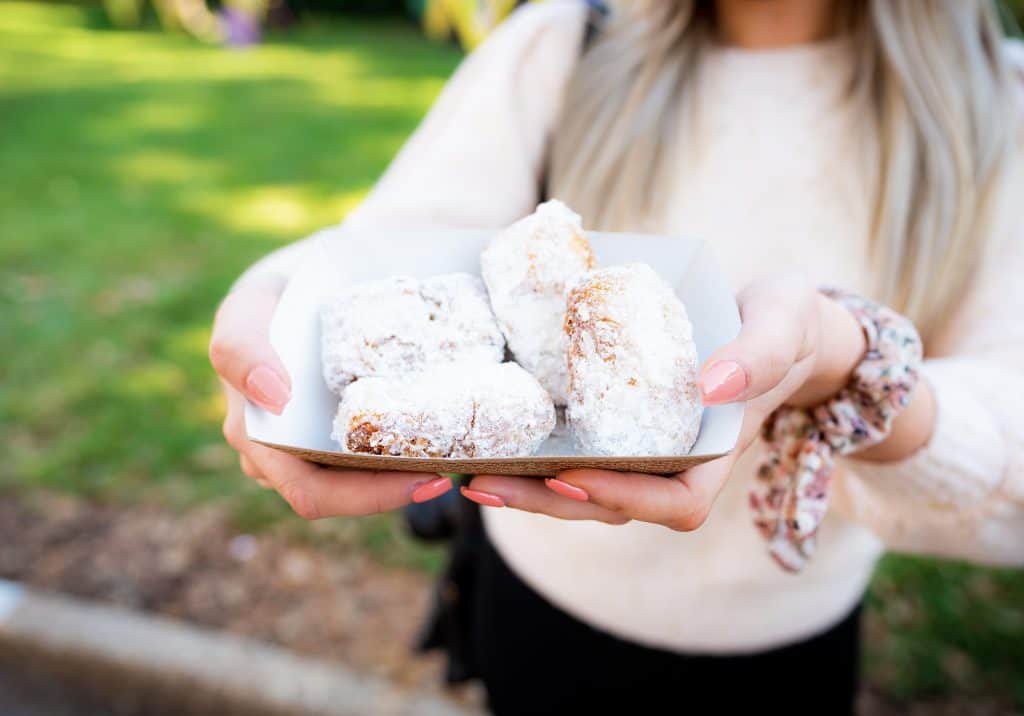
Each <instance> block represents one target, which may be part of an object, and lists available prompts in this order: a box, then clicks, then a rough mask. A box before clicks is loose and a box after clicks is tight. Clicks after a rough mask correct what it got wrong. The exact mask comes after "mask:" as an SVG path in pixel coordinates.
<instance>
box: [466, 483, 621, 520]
mask: <svg viewBox="0 0 1024 716" xmlns="http://www.w3.org/2000/svg"><path fill="white" fill-rule="evenodd" d="M462 494H463V496H465V497H466V498H467V499H470V500H473V501H474V502H477V503H478V504H481V505H485V506H487V507H511V508H513V509H517V510H523V511H525V512H535V513H538V514H544V515H550V516H551V517H557V518H559V519H563V520H597V521H598V522H606V523H608V524H613V525H621V524H625V523H626V522H629V518H628V517H625V516H624V515H620V514H618V513H617V512H613V511H612V510H609V509H606V508H604V507H601V506H600V505H595V504H589V503H587V502H580V501H579V500H574V499H571V498H567V497H564V496H562V495H560V494H557V493H555V492H553V491H551V490H549V489H548V488H547V487H545V485H544V481H542V480H538V479H535V478H530V477H516V476H509V475H477V476H476V477H474V478H473V479H472V481H471V482H470V483H469V485H468V486H467V488H463V490H462Z"/></svg>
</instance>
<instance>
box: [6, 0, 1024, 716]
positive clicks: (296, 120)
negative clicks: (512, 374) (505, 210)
mask: <svg viewBox="0 0 1024 716" xmlns="http://www.w3.org/2000/svg"><path fill="white" fill-rule="evenodd" d="M515 5H516V2H515V1H514V0H490V1H487V0H376V1H375V0H223V1H222V2H221V3H220V4H218V5H213V4H210V3H209V2H205V1H204V0H105V1H104V2H81V3H42V2H0V172H2V174H0V346H2V351H0V445H2V446H3V453H4V455H3V460H2V461H0V578H4V579H7V580H15V581H18V582H21V583H24V584H27V585H31V586H33V587H37V588H39V589H43V590H49V591H52V592H56V593H64V594H69V595H72V596H75V597H81V598H85V599H88V600H92V601H95V602H98V603H105V604H116V605H120V606H124V607H128V608H131V609H134V610H140V611H143V612H147V613H156V614H161V615H166V616H171V617H174V618H176V619H180V620H185V621H187V622H190V623H193V624H198V625H202V626H204V627H209V628H213V629H217V630H223V631H227V632H230V633H234V634H239V635H244V636H248V637H253V638H256V639H258V640H261V641H263V642H268V643H272V644H277V645H280V646H283V647H286V648H288V649H290V650H292V651H294V652H296V653H298V654H302V655H307V656H311V657H317V658H322V659H327V660H332V661H335V662H338V663H344V664H346V665H348V666H351V667H352V668H354V669H356V670H357V671H359V672H360V673H370V674H374V675H377V676H380V677H383V678H385V679H387V680H389V681H391V682H393V683H395V684H398V685H400V686H401V687H402V688H408V689H422V690H425V691H427V692H430V691H432V690H433V691H436V690H437V689H438V688H439V687H438V686H437V685H436V684H437V682H438V679H439V671H440V665H439V664H438V663H437V661H436V660H431V659H420V658H413V657H411V656H410V655H409V653H408V652H409V648H408V647H409V644H410V643H411V642H412V641H413V639H414V637H415V634H416V629H417V628H418V625H419V620H420V619H421V617H422V614H423V610H424V609H426V605H427V601H428V592H429V586H430V575H431V574H432V573H436V572H437V570H438V569H439V568H440V566H441V564H442V553H441V551H440V550H439V549H438V548H433V547H427V546H424V545H422V544H419V543H416V542H414V541H413V540H412V539H411V538H409V537H408V536H407V535H406V534H405V532H404V531H403V528H402V525H401V521H400V520H399V519H397V518H396V517H395V516H381V517H375V518H365V519H359V520H328V521H324V522H319V523H314V524H307V523H304V522H302V521H300V520H298V519H297V518H295V517H293V516H292V515H291V514H290V512H289V510H288V509H287V507H286V506H285V504H284V503H283V502H282V501H281V500H280V499H279V498H278V497H277V496H276V495H275V494H274V493H271V492H267V491H264V490H261V489H260V488H258V487H257V486H255V485H254V484H253V483H252V482H251V481H249V480H247V479H245V478H244V477H243V476H242V475H241V473H240V472H239V470H238V467H237V462H236V459H235V457H234V454H233V453H232V451H231V450H230V449H229V448H228V447H227V446H226V445H225V444H224V442H223V440H222V438H221V435H220V421H221V418H222V405H221V397H220V393H219V390H218V385H217V383H216V381H215V379H214V376H213V373H212V371H211V369H210V368H209V366H208V362H207V358H206V344H207V340H208V337H209V327H210V322H211V317H212V315H213V312H214V310H215V307H216V305H217V303H218V302H219V300H220V299H221V297H222V296H223V295H224V293H225V291H226V290H227V288H228V286H229V285H230V284H231V282H232V281H233V280H234V278H236V277H237V276H238V275H239V273H240V272H241V271H242V270H243V269H244V268H245V267H246V266H248V265H249V264H250V263H251V262H253V261H254V260H255V259H257V258H258V257H260V256H262V255H264V254H266V253H267V252H268V251H270V250H272V249H274V248H275V247H278V246H280V245H282V244H285V243H287V242H289V241H291V240H293V239H296V238H299V237H302V236H304V235H306V234H308V233H311V232H313V231H314V230H316V229H318V228H321V227H323V226H325V225H328V224H333V223H336V222H338V221H339V220H340V219H341V218H342V217H343V216H344V214H345V213H346V211H348V210H349V209H350V208H351V207H353V206H354V205H355V204H356V203H357V202H358V201H359V200H360V198H361V197H362V196H363V195H364V193H365V192H366V191H367V190H368V188H369V187H370V186H371V184H372V183H373V181H374V180H375V178H376V177H377V176H378V175H379V174H380V173H381V171H382V170H383V169H384V167H385V166H386V165H387V163H388V161H389V159H390V158H391V157H392V155H393V154H394V153H395V152H396V150H397V149H398V148H399V146H400V145H401V144H402V142H403V140H404V139H405V138H406V136H407V135H408V134H409V133H410V132H411V131H412V130H413V128H414V127H415V126H416V124H417V122H418V120H419V119H420V118H421V117H422V116H423V114H424V113H425V111H426V110H427V108H428V107H429V106H430V104H431V101H432V100H433V99H434V97H435V96H436V95H437V93H438V92H439V90H440V89H441V87H442V85H443V83H444V81H445V78H446V77H447V76H448V75H449V73H450V72H451V71H452V70H453V68H454V67H455V66H456V64H457V63H458V62H459V59H460V57H461V56H462V54H463V52H464V50H465V49H468V48H471V47H473V46H474V45H475V44H476V43H478V42H479V41H480V40H481V38H483V37H484V36H485V35H486V33H487V32H488V30H489V29H490V28H491V27H493V26H494V25H495V24H496V23H497V22H499V21H500V20H501V18H502V17H504V16H505V15H507V13H508V12H510V11H511V10H512V9H513V7H514V6H515ZM1022 11H1024V0H1021V1H1020V2H1015V3H1010V4H1007V5H1006V16H1007V19H1008V22H1012V17H1013V16H1014V15H1017V16H1019V15H1020V13H1021V12H1022ZM869 605H870V609H869V614H868V618H867V623H866V632H865V639H866V651H865V654H866V658H865V663H864V668H865V674H866V686H865V694H864V704H865V706H864V708H865V710H866V712H870V713H943V714H945V713H949V714H954V713H955V714H961V713H977V714H989V713H992V714H1001V713H1019V712H1021V711H1024V574H1022V573H1020V572H1013V571H1008V570H987V569H977V568H972V567H968V566H965V565H961V564H956V563H940V562H935V561H930V560H926V559H912V558H904V557H889V558H886V559H885V561H884V562H883V563H882V565H881V567H880V569H879V571H878V573H877V576H876V578H875V581H874V584H873V587H872V591H871V597H870V602H869ZM22 666H23V664H20V663H19V659H18V658H16V655H15V656H12V654H11V653H10V651H9V650H8V651H7V652H6V653H4V652H3V651H2V649H0V713H2V714H8V713H20V712H18V711H13V710H9V709H7V708H5V703H7V702H5V701H4V699H5V698H7V699H20V701H18V703H21V704H22V706H23V707H24V708H26V709H28V708H29V707H28V706H24V704H26V703H29V702H31V701H32V700H33V699H37V698H42V697H40V696H39V695H38V693H36V694H27V692H26V690H31V688H32V687H31V683H32V679H33V678H34V677H32V676H31V675H30V674H26V673H23V672H22V671H21V669H22ZM37 680H38V679H37ZM41 682H42V683H45V684H46V686H45V688H44V689H43V690H44V691H46V693H47V698H57V697H56V696H55V693H56V692H58V691H59V688H58V687H57V686H55V685H54V682H53V681H52V680H50V681H47V680H45V679H43V680H41ZM68 688H69V689H70V688H71V687H68ZM75 688H77V687H75ZM460 698H462V699H464V700H467V701H468V702H472V701H473V699H474V698H475V697H474V695H473V694H468V695H467V694H462V695H461V696H460ZM64 701H66V702H68V703H72V702H74V703H78V704H83V703H86V701H88V703H90V704H92V705H91V706H90V707H89V708H91V709H93V710H89V711H82V712H81V713H143V712H146V710H145V708H144V707H143V706H140V705H139V702H137V701H136V702H131V703H120V704H112V703H110V701H109V699H106V700H104V697H103V696H102V695H97V694H92V695H90V696H89V697H88V699H86V697H85V696H82V695H81V694H79V693H77V692H69V694H68V695H66V697H65V698H64ZM10 703H14V701H11V702H10ZM65 705H66V704H65ZM11 708H13V707H11ZM56 708H57V707H56V706H54V707H53V709H56ZM69 708H70V707H69ZM82 708H85V707H82ZM44 712H45V713H57V711H55V710H52V709H51V710H50V711H42V710H41V711H38V713H44ZM25 713H37V712H36V711H25ZM60 713H65V712H64V711H60ZM67 713H72V712H71V711H67ZM75 713H78V712H77V711H76V712H75Z"/></svg>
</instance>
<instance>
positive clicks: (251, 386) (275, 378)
mask: <svg viewBox="0 0 1024 716" xmlns="http://www.w3.org/2000/svg"><path fill="white" fill-rule="evenodd" d="M245 391H246V393H247V394H248V395H249V396H250V397H251V398H252V399H253V400H254V401H256V402H257V403H259V404H260V405H261V406H263V407H264V408H266V409H267V410H269V411H270V412H272V413H274V414H275V415H280V414H281V411H282V410H284V406H285V405H287V403H288V401H289V400H290V399H291V397H292V391H291V390H289V388H288V384H287V383H285V382H284V380H282V379H281V376H279V375H278V374H277V373H275V372H274V370H273V369H272V368H270V367H269V366H265V365H261V366H257V367H255V368H253V369H252V372H251V373H249V377H248V378H246V379H245Z"/></svg>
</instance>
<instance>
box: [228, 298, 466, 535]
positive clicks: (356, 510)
mask: <svg viewBox="0 0 1024 716" xmlns="http://www.w3.org/2000/svg"><path fill="white" fill-rule="evenodd" d="M283 287H284V284H283V281H280V280H273V279H264V280H257V279H250V280H248V281H245V282H243V283H242V284H240V285H239V286H238V287H237V288H236V289H235V290H234V291H232V292H231V293H230V294H229V295H228V297H227V298H225V299H224V302H223V303H222V304H221V306H220V308H219V309H218V310H217V317H216V319H215V320H214V324H213V335H212V336H211V338H210V362H211V363H212V364H213V367H214V369H215V370H216V371H217V374H218V375H219V376H220V378H221V382H222V384H223V385H224V392H225V396H226V398H227V417H226V418H225V419H224V437H225V438H226V439H227V441H228V444H229V445H231V447H233V448H234V449H235V450H237V451H238V454H239V462H240V463H241V468H242V472H244V473H245V474H246V475H248V476H249V477H251V478H253V479H254V480H256V481H257V482H258V483H260V484H261V485H263V486H264V487H269V488H273V489H274V490H276V491H277V492H278V493H279V494H280V495H281V497H283V498H284V499H285V500H286V501H287V502H288V504H289V505H291V507H292V509H293V510H295V512H296V513H297V514H298V515H299V516H300V517H302V518H304V519H307V520H315V519H320V518H322V517H335V516H342V515H368V514H372V513H375V512H386V511H389V510H394V509H397V508H399V507H402V506H403V505H405V504H407V503H409V502H426V501H427V500H430V499H433V498H435V497H438V496H440V495H442V494H444V493H445V492H448V490H450V489H451V488H452V482H451V480H450V479H449V478H447V477H441V476H438V475H431V474H429V473H416V472H365V471H355V470H335V469H330V468H323V467H318V466H317V465H314V464H312V463H309V462H306V461H305V460H302V459H300V458H297V457H295V456H293V455H289V454H288V453H284V452H281V451H280V450H274V449H272V448H268V447H265V446H263V445H258V444H256V443H254V442H251V441H250V440H249V439H248V437H247V435H246V430H245V399H246V398H248V399H249V400H251V401H252V402H254V403H256V404H257V405H259V406H261V407H263V408H265V409H266V410H269V411H271V412H272V413H275V414H278V415H279V414H280V413H281V411H282V410H284V407H285V405H287V404H288V401H289V400H290V398H291V380H290V378H289V376H288V373H287V371H285V369H284V366H283V365H282V363H281V360H280V358H278V356H277V354H276V353H275V351H274V349H273V348H272V347H271V345H270V340H269V338H268V329H269V326H270V318H271V316H273V314H274V308H275V306H276V305H277V301H278V298H279V296H280V294H281V290H282V289H283Z"/></svg>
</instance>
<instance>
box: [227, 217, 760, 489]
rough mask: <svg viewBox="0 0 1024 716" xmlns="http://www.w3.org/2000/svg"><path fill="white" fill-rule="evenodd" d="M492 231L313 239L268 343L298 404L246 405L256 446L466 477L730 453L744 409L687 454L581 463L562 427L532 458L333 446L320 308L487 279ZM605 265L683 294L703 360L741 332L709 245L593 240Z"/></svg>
mask: <svg viewBox="0 0 1024 716" xmlns="http://www.w3.org/2000/svg"><path fill="white" fill-rule="evenodd" d="M494 233H495V232H494V231H464V230H462V231H445V230H430V231H388V230H382V231H361V232H353V231H342V230H340V229H329V230H326V231H322V232H320V233H319V234H317V235H316V237H314V239H313V242H314V246H313V248H312V253H313V256H312V257H311V259H310V260H309V261H307V262H306V263H305V264H303V265H302V266H300V267H299V269H298V270H297V271H296V273H295V274H294V275H293V277H292V279H291V281H289V283H288V286H287V287H286V288H285V291H284V293H283V294H282V296H281V301H280V303H279V304H278V307H277V311H276V312H275V314H274V318H273V320H272V321H271V324H270V342H271V344H272V345H273V346H274V348H275V349H276V350H277V352H278V355H279V356H280V357H281V360H282V361H283V363H284V366H285V368H286V369H287V370H288V373H289V375H290V376H291V380H292V399H291V401H290V402H289V403H288V406H287V407H286V408H285V410H284V412H283V413H282V414H281V415H279V416H278V415H274V414H272V413H270V412H269V411H266V410H263V409H262V408H260V407H258V406H257V405H254V404H253V403H247V404H246V407H245V423H246V429H247V433H248V436H249V439H250V440H253V441H255V442H258V443H261V444H264V445H267V446H269V447H273V448H276V449H279V450H284V451H285V452H289V453H292V454H295V455H298V456H300V457H302V458H305V459H307V460H310V461H312V462H317V463H320V464H323V465H334V466H338V467H346V468H353V469H359V470H374V471H380V470H411V471H417V472H448V473H463V474H484V473H490V474H507V475H553V474H556V473H558V472H560V471H561V470H567V469H570V468H582V467H594V468H603V469H607V470H620V471H638V472H647V473H654V474H670V473H674V472H680V471H682V470H685V469H688V468H690V467H693V466H694V465H698V464H700V463H702V462H706V461H708V460H713V459H715V458H717V457H721V456H723V455H725V454H727V453H728V452H729V451H730V450H732V448H733V446H734V445H735V444H736V439H737V436H738V435H739V430H740V423H741V421H742V419H743V408H742V406H741V405H722V406H715V407H710V408H707V409H705V410H704V417H703V419H702V420H701V428H700V434H699V435H698V437H697V442H696V444H695V445H694V446H693V450H692V451H691V452H690V454H689V455H679V456H672V457H605V456H594V455H585V454H581V453H580V452H579V451H578V450H577V449H576V447H575V445H573V443H572V441H571V440H570V439H569V436H568V434H567V432H566V431H565V429H564V427H561V428H559V429H556V430H555V433H553V434H552V436H551V437H550V438H549V439H548V440H547V441H545V442H544V444H543V445H541V447H540V449H539V450H538V452H537V454H536V455H534V456H533V457H525V458H498V459H483V458H460V459H429V458H410V457H388V456H382V455H353V454H351V453H344V452H341V451H340V450H339V449H338V446H337V444H335V443H334V441H332V440H331V437H330V434H331V423H332V420H333V418H334V414H335V412H336V410H337V406H338V398H337V397H336V396H335V395H334V394H332V393H331V392H330V391H329V390H328V389H327V386H326V385H325V384H324V381H323V378H322V376H321V365H320V320H319V309H320V305H321V303H322V301H323V299H324V298H325V297H326V296H329V295H331V294H332V293H334V292H336V291H337V290H338V289H339V287H340V286H343V285H345V284H347V283H359V282H363V281H370V280H373V279H379V278H386V277H388V276H397V275H407V276H416V277H419V278H425V277H427V276H433V275H437V274H442V273H451V272H453V271H465V272H468V273H472V274H475V275H479V273H480V251H481V250H482V249H483V247H484V245H485V244H486V243H487V241H488V240H489V239H490V238H491V237H492V236H493V235H494ZM588 237H589V239H590V242H591V244H592V246H593V248H594V253H595V254H596V256H597V261H598V263H599V265H601V266H611V265H614V264H620V263H628V262H631V261H642V262H645V263H648V264H650V265H651V266H652V267H653V268H654V269H655V270H656V271H657V272H658V273H659V274H660V275H661V276H662V277H663V278H664V279H665V280H667V281H668V282H669V283H670V284H671V285H672V286H673V287H674V288H675V290H676V293H678V295H679V297H680V298H681V299H682V300H683V302H684V303H685V304H686V310H687V312H688V313H689V316H690V320H691V322H692V323H693V332H694V339H695V341H696V343H697V353H698V356H699V358H700V360H701V362H702V363H703V361H704V360H705V359H706V358H707V357H708V356H709V355H711V354H712V353H713V352H714V351H715V350H717V349H718V348H719V347H720V346H722V345H724V344H726V343H728V342H729V341H731V340H732V339H733V338H735V337H736V335H737V334H738V333H739V328H740V318H739V312H738V310H737V308H736V302H735V299H734V298H733V294H732V289H731V288H730V286H729V284H728V282H727V281H726V279H725V277H724V276H723V275H722V273H721V271H720V270H719V268H718V266H717V264H716V263H715V261H714V259H713V257H712V256H711V255H710V252H709V251H708V250H707V248H706V247H705V245H704V244H703V243H702V242H700V241H697V240H694V239H688V238H684V237H668V236H650V235H641V234H613V233H600V232H590V233H588Z"/></svg>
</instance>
